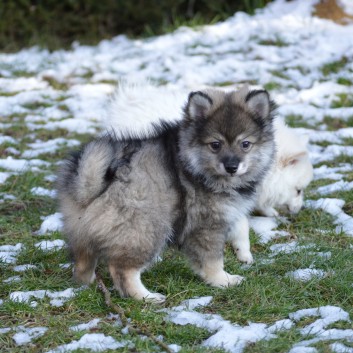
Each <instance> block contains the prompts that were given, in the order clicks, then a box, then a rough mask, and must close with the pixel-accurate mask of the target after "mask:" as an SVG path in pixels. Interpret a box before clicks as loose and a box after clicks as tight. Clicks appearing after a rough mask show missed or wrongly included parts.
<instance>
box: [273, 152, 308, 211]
mask: <svg viewBox="0 0 353 353" xmlns="http://www.w3.org/2000/svg"><path fill="white" fill-rule="evenodd" d="M282 168H283V169H282V173H281V180H280V183H281V184H282V185H281V186H280V189H281V190H282V199H281V206H282V208H287V210H288V211H289V212H290V213H293V214H296V213H298V212H299V211H300V209H301V208H302V207H303V202H304V190H305V189H306V188H307V186H308V185H309V183H310V182H311V180H312V179H313V167H312V165H311V163H310V161H309V158H308V155H307V153H306V152H303V153H301V154H298V155H296V156H291V157H290V158H288V159H287V161H286V164H284V165H283V166H282Z"/></svg>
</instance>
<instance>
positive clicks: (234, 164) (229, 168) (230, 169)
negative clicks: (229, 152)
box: [223, 157, 240, 175]
mask: <svg viewBox="0 0 353 353" xmlns="http://www.w3.org/2000/svg"><path fill="white" fill-rule="evenodd" d="M239 162H240V160H239V159H238V158H237V157H228V158H225V159H224V160H223V165H224V169H225V170H226V172H227V173H228V174H231V175H233V174H235V173H236V172H237V170H238V167H239Z"/></svg>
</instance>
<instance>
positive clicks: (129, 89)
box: [103, 80, 188, 138]
mask: <svg viewBox="0 0 353 353" xmlns="http://www.w3.org/2000/svg"><path fill="white" fill-rule="evenodd" d="M187 97H188V93H187V92H184V91H182V90H178V89H172V88H166V87H163V88H161V87H157V86H155V85H152V84H151V83H150V82H147V81H131V80H130V81H129V80H126V81H122V82H121V83H120V84H119V85H118V87H117V89H116V91H115V93H114V95H113V97H112V100H111V102H110V107H109V110H108V113H107V115H106V117H105V118H104V119H103V128H104V129H105V130H107V129H113V130H114V132H115V134H116V135H117V137H118V138H119V137H126V136H135V137H140V138H144V137H150V136H153V135H154V131H155V129H154V128H153V124H157V125H158V123H159V122H160V121H161V120H163V121H166V122H176V121H179V120H180V119H181V118H182V114H183V107H184V105H185V103H186V101H187Z"/></svg>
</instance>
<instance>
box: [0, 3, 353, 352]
mask: <svg viewBox="0 0 353 353" xmlns="http://www.w3.org/2000/svg"><path fill="white" fill-rule="evenodd" d="M314 3H315V1H313V0H297V1H291V2H284V1H281V0H278V1H275V2H274V3H272V4H270V5H269V6H268V7H267V8H266V9H264V10H263V11H259V12H258V13H257V14H256V15H255V16H253V17H251V16H248V15H246V14H244V13H237V14H235V15H234V16H233V17H232V18H230V19H229V20H227V21H225V22H223V23H218V24H215V25H212V26H207V27H204V28H202V29H198V30H192V29H188V28H180V29H179V30H177V31H176V32H174V33H171V34H168V35H164V36H160V37H155V38H151V39H147V40H129V39H128V38H126V37H125V36H118V37H116V38H114V39H113V40H110V41H108V40H105V41H102V42H101V43H100V44H99V45H97V46H95V47H86V46H80V45H78V44H75V45H74V46H73V48H72V50H71V51H57V52H53V53H49V52H47V51H44V50H39V49H38V48H30V49H26V50H22V51H20V52H18V53H15V54H0V117H1V123H0V128H1V129H2V130H3V133H2V134H1V135H0V147H1V146H6V148H1V151H2V153H1V155H0V157H1V158H0V185H6V183H7V182H8V181H9V180H11V177H12V176H14V175H19V174H21V173H24V172H25V171H31V172H32V173H33V174H35V175H36V174H38V175H39V174H44V175H45V179H46V180H47V181H49V182H52V181H53V180H54V179H55V178H54V176H53V173H52V171H53V169H54V168H53V167H55V166H54V165H53V164H52V162H50V161H48V160H47V158H45V156H46V155H49V156H50V155H55V154H56V153H57V152H58V151H60V150H62V148H63V147H70V148H75V146H77V145H79V143H80V142H79V141H78V140H77V139H75V138H66V134H69V133H80V134H90V135H94V134H95V133H96V132H97V131H98V129H99V126H100V121H101V119H102V117H103V116H104V114H105V109H106V107H107V102H108V100H109V95H110V94H111V93H112V92H113V90H114V87H115V85H116V83H117V82H118V80H119V79H121V78H127V77H128V78H137V79H138V78H143V79H145V78H148V79H150V80H152V81H154V82H156V83H157V84H160V85H166V86H168V87H180V88H188V89H193V88H197V87H201V86H204V85H212V86H226V85H231V84H239V83H242V82H250V83H251V84H253V85H258V86H262V87H265V88H267V89H269V90H270V91H271V94H272V96H273V98H274V99H275V100H276V102H277V103H278V104H279V106H280V108H279V115H281V116H283V117H284V118H286V119H287V121H290V122H295V123H296V124H297V125H302V126H305V128H304V127H303V128H301V131H303V132H304V133H307V134H309V136H310V156H311V159H312V162H313V163H314V166H315V180H316V181H319V182H321V184H318V185H320V186H319V187H318V188H317V189H316V190H315V191H314V193H313V195H315V197H314V198H313V199H312V200H307V201H306V207H307V208H309V209H312V210H313V212H314V210H323V211H324V212H325V213H327V214H328V215H331V216H332V222H333V227H334V229H335V231H336V233H337V236H342V234H343V236H347V237H348V238H351V237H353V218H352V213H351V212H349V211H347V210H346V209H345V208H344V206H345V202H346V200H344V199H342V198H341V197H336V193H337V192H340V194H339V195H342V191H345V192H346V194H344V195H348V194H349V191H350V190H351V189H353V181H352V172H353V166H352V164H351V163H350V162H347V161H349V160H350V159H349V158H350V157H352V156H353V127H351V126H353V123H352V122H353V24H351V25H347V26H341V25H338V24H335V23H333V22H331V21H328V20H323V19H319V18H316V17H313V16H312V15H311V12H312V6H313V4H314ZM344 3H347V11H351V10H352V6H351V4H349V1H345V2H344ZM348 5H350V7H348ZM22 121H23V122H24V128H23V131H24V132H25V134H24V135H23V136H22V138H21V137H18V134H17V135H16V134H15V135H14V134H13V133H12V130H13V129H15V127H16V126H17V128H18V125H19V124H20V122H21V123H22ZM335 121H336V122H339V124H338V125H337V126H338V127H337V128H333V126H334V124H333V122H335ZM302 122H305V124H302ZM341 126H343V127H341ZM43 130H45V131H47V132H48V131H49V132H50V131H51V132H56V131H62V136H60V137H53V138H49V139H46V140H42V138H41V136H42V131H43ZM13 136H16V137H13ZM46 136H47V135H46ZM23 144H25V148H24V149H23ZM20 146H21V147H20ZM340 160H344V161H345V162H342V161H341V162H340ZM333 161H337V163H336V164H333ZM29 192H30V193H32V194H33V195H34V196H36V195H40V196H43V195H44V196H48V197H50V198H53V197H55V190H53V189H51V190H48V189H45V188H43V187H40V186H39V185H37V186H36V185H34V186H33V187H32V188H31V189H30V190H29ZM14 199H15V196H14V195H12V194H11V193H3V192H1V193H0V202H3V203H5V202H8V201H11V200H14ZM350 200H351V199H350ZM350 202H351V201H350ZM350 210H352V208H350ZM349 213H350V214H349ZM280 225H281V221H280V220H278V219H277V220H276V219H272V218H260V217H257V218H253V219H252V226H253V229H254V231H255V233H256V234H257V235H258V237H259V238H258V241H259V243H260V244H263V245H264V246H268V251H269V255H268V257H267V259H263V261H264V262H265V261H268V263H271V262H273V261H276V257H277V256H278V254H283V253H285V254H291V253H295V252H300V251H303V249H306V250H308V249H309V250H310V251H312V253H313V254H314V255H315V256H317V257H321V258H323V259H325V260H327V261H329V260H330V257H331V253H330V252H320V251H317V250H316V245H315V244H311V243H307V244H305V245H300V244H299V243H298V242H296V241H292V242H288V240H286V239H288V233H286V232H285V231H283V230H280V229H277V228H278V227H279V226H280ZM61 226H62V224H61V219H60V214H59V213H55V214H52V215H49V216H48V215H45V217H43V220H42V224H41V226H40V227H38V229H37V230H36V231H35V232H34V235H33V237H36V239H35V242H34V244H33V248H39V249H42V250H43V251H48V252H51V253H52V254H55V251H58V250H60V249H62V248H63V247H65V243H64V241H63V240H61V239H51V238H50V233H51V232H55V231H60V229H61ZM321 231H322V232H325V231H327V230H325V229H322V230H321ZM41 237H45V239H44V240H41V239H40V238H41ZM278 237H283V242H280V243H278V242H277V243H271V241H272V240H273V239H274V238H278ZM0 239H1V238H0ZM16 239H17V238H14V240H13V241H11V244H10V242H5V243H4V242H3V241H2V240H0V241H1V245H0V260H1V261H2V262H3V263H4V266H6V267H7V268H12V270H13V276H11V277H8V278H3V279H2V281H3V280H4V281H7V283H11V282H20V281H21V273H22V272H23V271H28V270H29V269H30V268H31V266H33V264H32V265H31V264H26V263H21V264H20V265H24V266H20V267H19V266H16V265H17V258H18V256H20V254H21V252H22V251H24V248H25V246H24V245H23V244H22V242H21V241H20V240H18V241H16ZM350 244H351V249H352V248H353V246H352V244H353V239H352V240H350ZM352 250H353V249H352ZM314 263H315V261H314V262H313V266H311V267H309V268H297V269H295V270H293V271H288V272H287V273H285V274H284V276H287V277H291V278H292V279H295V280H298V281H304V282H305V281H310V280H311V279H312V278H313V277H316V278H318V279H321V278H325V277H326V276H334V275H335V273H334V271H324V270H323V269H318V268H315V267H314ZM61 265H62V266H63V268H67V267H69V266H70V264H61ZM32 268H33V267H32ZM352 286H353V283H352ZM80 290H81V289H80V288H76V289H73V288H67V289H66V290H62V291H57V292H55V291H52V290H48V289H46V288H36V289H35V290H34V289H33V290H30V291H29V290H27V289H26V288H24V289H23V290H18V291H13V292H10V293H6V294H5V295H4V294H1V295H2V296H1V298H2V299H0V311H1V306H2V305H4V303H5V302H7V301H17V302H20V303H22V302H23V303H28V304H29V305H30V306H31V307H33V308H34V309H35V308H36V307H38V306H40V305H41V302H42V301H43V300H44V299H45V298H49V299H50V305H51V306H56V307H60V306H63V305H65V302H66V301H68V300H69V299H71V298H74V297H75V295H77V293H78V292H79V291H80ZM352 291H353V290H352ZM351 295H352V293H351ZM210 303H212V297H203V298H201V299H199V300H196V301H193V300H191V301H188V302H185V303H182V304H181V305H180V306H178V307H171V308H167V309H164V310H165V320H167V321H170V322H172V323H174V324H175V325H186V324H190V325H194V326H196V327H201V328H204V329H206V330H207V331H208V332H209V337H208V338H207V339H206V340H204V341H203V342H202V343H201V345H200V346H205V347H213V348H214V347H223V348H224V349H225V350H226V351H229V352H236V353H238V352H239V353H240V352H243V351H244V350H245V349H246V347H248V346H249V345H250V344H252V343H255V342H258V341H261V340H271V339H276V337H277V335H278V334H279V333H280V332H284V331H286V330H290V329H291V330H293V328H296V327H297V326H296V325H297V324H298V322H299V321H301V320H303V319H305V318H315V319H314V320H311V321H310V323H309V324H307V325H298V332H299V334H300V335H301V337H302V339H300V340H299V342H297V343H296V344H294V345H293V346H292V347H291V348H290V350H289V352H290V353H297V352H307V353H309V352H310V353H312V352H317V351H318V350H317V349H316V348H315V347H314V345H315V344H316V343H317V342H320V341H323V342H324V341H329V342H330V344H329V347H330V349H331V351H332V352H351V353H352V352H353V329H352V328H353V327H352V324H351V319H350V317H349V314H348V312H347V310H350V309H351V308H348V307H340V306H337V305H336V303H330V305H325V306H320V307H311V308H307V307H303V308H302V310H299V311H298V310H296V311H293V312H291V313H290V314H289V315H285V316H283V317H282V318H280V319H279V320H277V321H275V322H274V323H272V324H266V323H261V322H256V323H253V322H249V323H248V324H247V325H240V324H237V323H236V322H230V321H228V320H225V319H223V318H222V316H220V315H217V314H205V313H201V312H200V311H198V310H197V308H200V307H201V308H202V307H203V306H205V305H208V304H210ZM100 319H102V318H96V319H94V320H93V321H90V322H89V323H87V325H85V324H82V325H78V326H76V327H75V328H74V327H72V328H71V329H72V330H76V331H84V330H87V329H91V328H94V327H97V326H98V325H99V321H100ZM115 321H116V323H115V324H116V325H117V327H119V320H118V319H117V320H115ZM301 322H302V321H301ZM336 322H346V323H349V325H348V327H349V328H342V329H340V328H331V327H332V326H330V325H332V324H333V323H336ZM0 325H1V324H0ZM345 327H347V326H345ZM120 329H123V328H121V327H120ZM47 330H48V329H47V328H46V327H41V326H38V327H33V326H31V327H26V326H23V325H17V326H16V325H14V326H12V327H0V338H1V335H10V336H11V337H12V339H13V340H14V342H15V344H16V345H18V346H22V345H24V346H25V345H30V344H31V343H32V342H35V340H36V339H37V338H39V337H42V336H43V337H45V335H46V334H47ZM98 331H99V330H98ZM308 337H309V338H308ZM168 343H170V344H172V343H173V342H168ZM131 344H132V343H131V342H129V341H127V340H122V341H117V340H115V339H114V338H113V337H110V336H106V335H104V334H102V333H99V332H98V333H96V331H95V333H86V334H85V335H83V336H82V337H81V338H80V339H79V340H73V341H71V342H66V343H65V344H59V343H58V345H57V348H55V349H53V350H50V351H51V352H64V351H72V350H74V349H78V348H82V349H92V350H95V351H104V350H109V349H118V348H119V347H129V346H131ZM180 348H181V347H179V346H177V345H171V349H173V350H176V351H177V350H179V349H180ZM48 351H49V350H48Z"/></svg>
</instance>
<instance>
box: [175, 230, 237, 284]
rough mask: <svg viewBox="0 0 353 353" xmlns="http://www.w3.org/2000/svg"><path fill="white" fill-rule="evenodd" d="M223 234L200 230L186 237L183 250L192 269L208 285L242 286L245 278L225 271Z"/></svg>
mask: <svg viewBox="0 0 353 353" xmlns="http://www.w3.org/2000/svg"><path fill="white" fill-rule="evenodd" d="M221 234H222V233H221ZM221 234H220V233H218V232H217V233H215V232H212V231H210V230H209V229H207V230H200V229H199V230H198V231H197V232H196V231H195V232H194V233H193V234H188V235H187V236H186V237H185V239H184V243H183V244H182V246H181V250H183V252H184V253H185V254H186V255H187V257H188V258H189V260H190V263H191V267H192V269H193V270H194V271H195V272H196V273H197V274H198V275H199V276H200V277H201V278H202V279H203V280H204V281H205V282H206V283H208V284H210V285H212V286H214V287H229V286H233V285H236V284H240V283H241V282H242V280H243V279H244V278H243V277H242V276H238V275H231V274H229V273H227V272H226V271H224V268H223V267H224V263H223V262H224V259H223V250H224V244H225V236H224V235H221Z"/></svg>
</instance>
